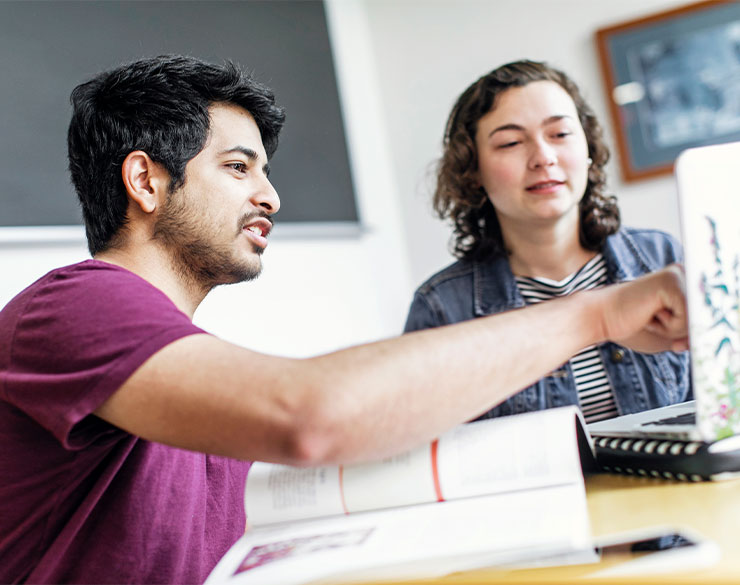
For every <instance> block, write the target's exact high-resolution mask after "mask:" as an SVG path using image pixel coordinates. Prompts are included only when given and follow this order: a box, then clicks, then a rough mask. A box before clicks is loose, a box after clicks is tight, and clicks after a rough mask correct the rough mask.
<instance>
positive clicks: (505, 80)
mask: <svg viewBox="0 0 740 585" xmlns="http://www.w3.org/2000/svg"><path fill="white" fill-rule="evenodd" d="M534 81H554V82H555V83H557V84H558V85H560V86H561V87H562V88H563V89H564V90H565V91H566V92H568V95H570V97H571V99H572V100H573V102H574V103H575V106H576V110H577V112H578V118H579V120H580V123H581V126H582V127H583V130H584V132H585V134H586V140H587V142H588V156H589V157H590V158H591V160H592V161H593V163H592V164H591V166H590V168H589V171H588V182H587V185H586V192H585V194H584V196H583V198H582V199H581V201H580V204H579V210H580V221H579V226H580V227H579V229H580V234H579V236H580V242H581V245H582V246H583V247H584V248H586V249H587V250H593V251H597V250H600V249H601V247H602V246H603V244H604V241H605V240H606V238H607V236H609V235H611V234H613V233H615V232H616V231H617V230H618V229H619V221H620V220H619V208H618V207H617V203H616V198H615V197H614V196H613V195H607V194H606V193H605V189H606V173H605V171H604V166H605V165H606V162H607V160H609V149H608V148H607V146H606V144H605V143H604V140H603V136H602V134H603V132H602V129H601V126H600V125H599V122H598V120H597V119H596V116H595V115H594V113H593V111H592V110H591V108H590V107H589V106H588V104H587V103H586V102H585V100H584V99H583V97H582V96H581V93H580V91H579V90H578V87H577V86H576V84H575V83H574V82H573V81H572V80H571V79H570V78H569V77H568V76H567V75H565V73H563V72H562V71H558V70H557V69H553V68H552V67H550V66H548V65H546V64H545V63H539V62H536V61H526V60H525V61H516V62H514V63H508V64H506V65H502V66H501V67H498V68H497V69H494V70H493V71H491V72H490V73H488V74H487V75H484V76H483V77H481V78H480V79H478V81H476V82H475V83H473V84H472V85H471V86H470V87H468V88H467V89H466V90H465V91H464V92H463V93H462V95H461V96H460V97H459V98H458V100H457V103H455V106H454V107H453V108H452V112H450V117H449V119H448V120H447V126H446V129H445V135H444V140H443V154H442V158H441V159H440V160H439V163H438V166H437V188H436V190H435V192H434V210H435V211H436V212H437V213H438V214H439V216H440V217H441V218H442V219H447V218H450V219H451V220H452V222H453V225H454V230H453V235H452V241H451V244H452V246H451V247H452V252H453V253H454V254H455V256H456V257H458V258H465V259H471V260H473V259H475V260H485V259H489V258H492V257H494V256H498V255H504V254H507V251H506V248H505V245H504V241H503V237H502V235H501V227H500V225H499V221H498V217H497V216H496V210H495V209H494V207H493V205H492V204H491V201H490V199H489V198H488V195H487V194H486V192H485V190H484V189H483V188H482V187H481V186H480V184H479V182H478V179H477V171H478V153H477V151H476V146H475V134H476V130H477V126H478V120H480V119H481V118H482V117H483V116H484V115H485V114H487V113H488V112H490V111H491V109H492V108H493V107H494V106H495V104H496V99H497V97H498V96H499V95H501V94H502V93H503V92H505V91H506V90H507V89H510V88H512V87H523V86H525V85H527V84H529V83H532V82H534Z"/></svg>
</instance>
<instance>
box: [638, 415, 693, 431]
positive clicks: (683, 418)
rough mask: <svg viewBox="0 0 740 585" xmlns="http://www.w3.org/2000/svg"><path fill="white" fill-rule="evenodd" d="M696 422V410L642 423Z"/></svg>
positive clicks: (643, 424) (671, 423) (645, 424)
mask: <svg viewBox="0 0 740 585" xmlns="http://www.w3.org/2000/svg"><path fill="white" fill-rule="evenodd" d="M693 424H696V413H695V412H685V413H684V414H679V415H678V416H671V417H669V418H662V419H660V420H653V421H650V422H646V423H642V426H643V427H648V426H650V427H651V426H653V425H661V426H663V425H693Z"/></svg>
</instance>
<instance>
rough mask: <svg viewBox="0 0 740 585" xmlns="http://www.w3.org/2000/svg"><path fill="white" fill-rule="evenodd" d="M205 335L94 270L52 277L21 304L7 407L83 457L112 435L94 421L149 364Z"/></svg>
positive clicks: (139, 287)
mask: <svg viewBox="0 0 740 585" xmlns="http://www.w3.org/2000/svg"><path fill="white" fill-rule="evenodd" d="M196 333H204V331H203V330H202V329H200V328H198V327H196V326H195V325H193V323H192V322H191V321H190V319H189V318H188V317H187V315H185V314H184V313H183V312H181V311H180V310H179V309H177V307H176V306H175V305H174V304H173V303H172V301H171V300H170V299H169V298H168V297H167V296H166V295H164V294H163V293H162V292H161V291H159V290H158V289H156V288H154V287H153V286H152V285H151V284H149V283H148V282H146V281H144V280H143V279H141V278H139V277H138V276H136V275H134V274H132V273H130V272H127V271H125V270H122V269H119V268H116V267H111V266H106V265H103V264H102V263H92V265H91V266H90V265H88V266H87V268H86V269H84V270H82V269H80V270H72V271H67V272H58V273H51V274H50V275H47V277H46V279H45V280H44V281H43V282H41V283H37V285H36V286H35V287H33V289H32V294H30V295H29V296H28V297H27V298H24V299H23V302H22V303H20V304H19V309H18V314H17V315H16V323H15V333H14V335H13V337H12V340H11V344H10V352H9V356H10V359H9V365H8V369H7V372H6V380H5V395H6V399H7V400H8V401H9V402H10V403H11V404H13V405H14V406H16V407H17V408H19V409H20V410H21V411H23V412H24V413H25V414H26V415H28V416H30V417H31V418H33V419H34V420H36V421H37V422H38V423H39V424H40V425H41V426H43V427H44V428H46V429H47V430H49V431H50V432H51V433H52V434H53V435H54V436H55V437H56V438H57V439H58V440H59V441H60V443H62V444H63V445H64V446H65V447H66V448H69V449H78V448H82V447H84V446H85V445H87V444H89V443H90V442H91V441H94V440H95V439H96V438H98V437H99V436H100V435H101V434H103V433H110V432H111V430H115V427H112V426H111V425H108V424H107V423H104V422H103V421H101V420H100V419H97V418H96V417H90V416H89V415H90V414H91V413H92V412H93V411H94V410H95V409H96V408H98V407H99V406H100V405H101V404H102V403H103V402H104V401H105V400H106V399H107V398H108V397H110V396H111V395H112V394H113V393H114V392H115V391H116V390H117V389H118V388H120V386H121V385H122V384H123V383H124V382H125V381H126V380H127V379H128V378H129V377H130V376H131V374H133V372H134V371H135V370H136V369H137V368H138V367H139V366H140V365H141V364H143V363H144V362H145V361H146V360H147V359H148V358H149V357H151V356H152V355H153V354H155V353H156V352H157V351H159V350H160V349H162V348H163V347H164V346H166V345H168V344H169V343H172V342H173V341H175V340H177V339H180V338H182V337H184V336H187V335H192V334H196Z"/></svg>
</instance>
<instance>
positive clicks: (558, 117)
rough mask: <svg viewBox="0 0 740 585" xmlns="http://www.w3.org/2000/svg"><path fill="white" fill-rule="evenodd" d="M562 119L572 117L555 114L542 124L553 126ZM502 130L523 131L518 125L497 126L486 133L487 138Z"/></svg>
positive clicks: (570, 117)
mask: <svg viewBox="0 0 740 585" xmlns="http://www.w3.org/2000/svg"><path fill="white" fill-rule="evenodd" d="M563 119H572V116H568V115H567V114H556V115H554V116H550V117H549V118H545V120H544V121H543V122H542V125H543V126H547V125H548V124H553V123H555V122H559V121H560V120H563ZM503 130H520V131H522V132H523V131H524V127H523V126H520V125H519V124H513V123H512V124H503V125H502V126H499V127H498V128H494V129H493V130H491V131H490V132H489V133H488V137H489V138H490V137H491V136H493V135H494V134H496V132H502V131H503Z"/></svg>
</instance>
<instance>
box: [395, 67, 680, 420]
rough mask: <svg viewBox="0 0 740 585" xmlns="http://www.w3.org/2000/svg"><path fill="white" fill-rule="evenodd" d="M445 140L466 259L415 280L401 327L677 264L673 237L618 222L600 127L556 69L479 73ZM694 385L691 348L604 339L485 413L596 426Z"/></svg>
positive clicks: (453, 211)
mask: <svg viewBox="0 0 740 585" xmlns="http://www.w3.org/2000/svg"><path fill="white" fill-rule="evenodd" d="M443 146H444V152H443V156H442V158H441V160H440V162H439V166H438V174H437V188H436V192H435V194H434V207H435V210H436V211H437V213H438V214H439V216H440V217H441V218H443V219H450V220H451V221H452V223H453V225H454V233H453V244H454V246H453V249H454V253H455V255H456V256H457V257H458V259H459V260H458V261H457V262H455V263H454V264H452V265H451V266H449V267H447V268H445V269H444V270H442V271H441V272H439V273H437V274H435V275H434V276H432V277H431V278H430V279H429V280H427V281H426V282H425V283H424V284H423V285H421V287H419V289H418V290H417V292H416V295H415V297H414V300H413V303H412V305H411V310H410V312H409V316H408V320H407V323H406V331H415V330H418V329H425V328H429V327H437V326H440V325H444V324H448V323H454V322H458V321H464V320H467V319H472V318H474V317H479V316H482V315H489V314H492V313H498V312H501V311H507V310H510V309H514V308H516V307H522V306H524V305H526V304H531V303H538V302H542V301H546V300H548V299H550V298H553V297H556V296H560V295H566V294H571V293H573V292H576V291H579V290H585V289H589V288H595V287H600V286H604V285H605V284H608V283H613V282H619V281H622V280H631V279H633V278H636V277H637V276H639V275H641V274H645V273H647V272H652V271H654V270H657V269H659V268H661V267H663V266H666V265H668V264H671V263H673V262H677V261H680V260H681V250H680V247H679V244H678V243H677V242H676V241H675V240H674V239H673V238H671V237H670V236H669V235H668V234H665V233H662V232H659V231H656V230H644V229H640V230H637V229H630V228H621V229H620V219H619V209H618V207H617V204H616V201H615V198H614V197H613V196H610V195H607V194H606V193H605V183H606V176H605V172H604V165H605V164H606V162H607V160H608V158H609V151H608V149H607V147H606V145H605V144H604V142H603V139H602V131H601V127H600V126H599V123H598V121H597V120H596V118H595V116H594V114H593V112H592V110H591V108H590V107H589V106H588V105H587V104H586V103H585V101H584V100H583V98H582V96H581V94H580V92H579V90H578V88H577V87H576V85H575V84H574V83H573V81H571V80H570V79H569V78H568V77H567V76H566V75H565V74H564V73H562V72H561V71H558V70H556V69H553V68H551V67H549V66H548V65H546V64H544V63H537V62H532V61H518V62H515V63H509V64H507V65H503V66H502V67H499V68H498V69H495V70H494V71H492V72H491V73H489V74H487V75H484V76H483V77H481V78H480V79H479V80H478V81H476V82H475V83H473V84H472V85H471V86H470V87H469V88H468V89H466V90H465V91H464V92H463V94H462V95H461V96H460V97H459V98H458V100H457V103H456V104H455V106H454V108H453V109H452V112H451V113H450V116H449V119H448V122H447V128H446V131H445V136H444V141H443ZM541 326H542V327H543V328H546V327H547V326H548V325H547V323H542V325H541ZM491 384H496V381H495V380H491ZM690 394H691V387H690V376H689V364H688V355H687V354H686V353H685V352H684V353H683V354H675V353H670V352H667V353H662V354H655V355H645V354H639V353H636V352H633V351H631V350H629V349H627V348H624V347H619V346H617V345H614V344H611V343H608V344H604V345H602V346H599V347H591V348H587V349H585V350H584V351H582V352H581V353H579V354H578V355H576V356H573V358H571V359H570V360H569V361H568V362H566V363H565V364H563V365H562V366H561V367H560V368H559V369H557V370H555V371H553V372H552V373H551V374H550V375H548V376H547V377H546V378H543V379H541V380H540V381H538V382H537V383H536V384H534V385H533V386H531V387H529V388H526V389H524V390H522V391H521V392H520V393H518V394H516V395H515V396H513V397H512V398H511V399H509V400H508V401H506V402H504V403H503V404H501V405H499V406H497V407H496V408H494V409H493V410H491V411H490V412H489V413H487V414H486V415H485V417H492V416H501V415H507V414H515V413H519V412H525V411H530V410H539V409H544V408H552V407H555V406H562V405H565V404H578V405H580V407H581V409H582V410H583V413H584V415H585V418H586V420H587V422H594V421H597V420H602V419H605V418H610V417H613V416H616V415H618V414H626V413H631V412H637V411H640V410H645V409H648V408H655V407H658V406H664V405H667V404H671V403H674V402H680V401H683V400H686V399H687V398H689V397H690Z"/></svg>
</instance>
